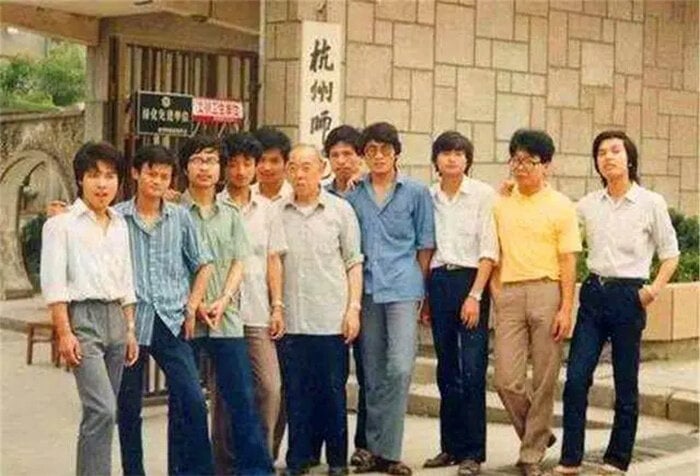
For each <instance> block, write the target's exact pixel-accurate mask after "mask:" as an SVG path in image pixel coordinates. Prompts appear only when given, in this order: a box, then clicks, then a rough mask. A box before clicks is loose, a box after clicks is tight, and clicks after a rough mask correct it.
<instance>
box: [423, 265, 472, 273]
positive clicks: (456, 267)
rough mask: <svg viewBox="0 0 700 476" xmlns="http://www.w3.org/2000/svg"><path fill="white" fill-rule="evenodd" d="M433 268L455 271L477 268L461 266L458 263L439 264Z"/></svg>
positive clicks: (435, 269)
mask: <svg viewBox="0 0 700 476" xmlns="http://www.w3.org/2000/svg"><path fill="white" fill-rule="evenodd" d="M433 270H434V271H448V272H454V271H467V270H476V268H470V267H468V266H459V265H456V264H444V265H442V266H438V267H437V268H433Z"/></svg>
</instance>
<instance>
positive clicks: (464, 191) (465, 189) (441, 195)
mask: <svg viewBox="0 0 700 476" xmlns="http://www.w3.org/2000/svg"><path fill="white" fill-rule="evenodd" d="M430 192H431V194H432V195H433V198H437V199H438V200H439V199H447V198H448V197H447V195H446V194H445V192H443V191H442V188H440V182H437V183H434V184H433V185H431V186H430ZM471 192H472V187H471V179H470V178H469V177H467V176H466V175H465V176H464V178H463V179H462V182H461V183H460V184H459V190H457V193H458V194H460V195H469V194H470V193H471Z"/></svg>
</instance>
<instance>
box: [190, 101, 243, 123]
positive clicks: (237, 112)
mask: <svg viewBox="0 0 700 476" xmlns="http://www.w3.org/2000/svg"><path fill="white" fill-rule="evenodd" d="M192 118H193V119H194V120H195V121H198V122H215V123H222V122H226V123H230V122H238V121H241V120H243V104H241V103H240V102H238V101H232V100H229V99H210V98H194V101H193V103H192Z"/></svg>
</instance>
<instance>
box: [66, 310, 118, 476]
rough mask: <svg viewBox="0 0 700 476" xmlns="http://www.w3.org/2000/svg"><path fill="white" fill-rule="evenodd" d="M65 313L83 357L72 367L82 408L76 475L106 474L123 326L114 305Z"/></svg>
mask: <svg viewBox="0 0 700 476" xmlns="http://www.w3.org/2000/svg"><path fill="white" fill-rule="evenodd" d="M68 312H69V315H70V321H71V327H72V329H73V333H74V334H75V336H76V337H77V339H78V341H79V342H80V349H81V351H82V354H83V359H82V362H81V363H80V365H79V366H77V367H75V368H74V369H73V374H74V375H75V383H76V384H77V386H78V395H79V396H80V403H81V404H82V407H83V417H82V419H81V421H80V431H79V433H78V456H77V465H76V466H77V468H76V473H77V474H78V475H79V476H82V475H85V476H88V475H90V476H102V475H110V474H111V472H112V435H113V433H114V424H115V422H116V415H117V394H118V392H119V384H120V382H121V378H122V370H123V369H124V356H125V353H126V322H125V320H124V315H123V313H122V310H121V307H120V306H119V304H117V303H115V302H103V301H78V302H73V303H71V304H70V306H69V311H68Z"/></svg>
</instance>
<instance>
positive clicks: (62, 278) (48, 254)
mask: <svg viewBox="0 0 700 476" xmlns="http://www.w3.org/2000/svg"><path fill="white" fill-rule="evenodd" d="M65 228H66V220H65V216H57V217H54V218H50V219H49V220H48V221H47V222H46V223H44V228H43V229H42V231H41V266H40V279H41V293H42V295H43V296H44V299H45V300H46V303H47V304H54V303H57V302H69V301H70V293H69V291H68V248H67V246H68V240H67V237H66V229H65Z"/></svg>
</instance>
